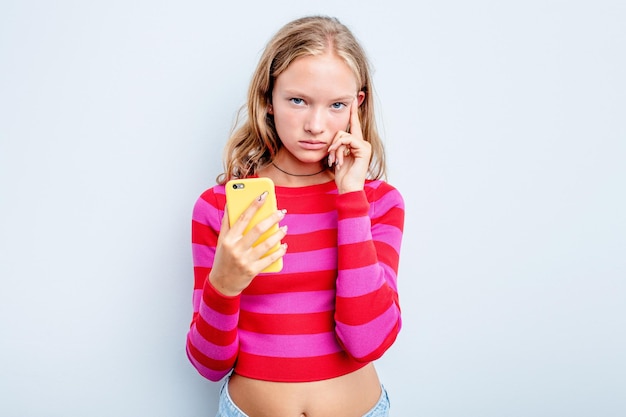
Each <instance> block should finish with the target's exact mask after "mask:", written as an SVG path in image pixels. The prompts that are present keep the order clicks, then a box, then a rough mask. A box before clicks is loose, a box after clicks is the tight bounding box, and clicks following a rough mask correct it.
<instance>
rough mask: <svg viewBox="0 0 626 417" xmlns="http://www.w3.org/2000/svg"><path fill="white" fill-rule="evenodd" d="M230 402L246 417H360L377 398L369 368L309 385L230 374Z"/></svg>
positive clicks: (375, 382) (377, 385) (373, 372)
mask: <svg viewBox="0 0 626 417" xmlns="http://www.w3.org/2000/svg"><path fill="white" fill-rule="evenodd" d="M228 391H229V393H230V396H231V398H232V400H233V402H234V403H235V404H236V405H237V407H239V408H240V409H241V410H242V411H243V412H244V413H246V414H247V415H248V416H250V417H277V416H280V417H361V416H363V415H364V414H366V413H367V412H368V411H369V410H370V409H371V408H372V407H374V405H376V403H377V402H378V399H379V398H380V393H381V387H380V381H379V380H378V375H377V374H376V370H375V369H374V365H373V364H371V363H370V364H368V365H366V366H365V367H363V368H361V369H359V370H357V371H354V372H352V373H350V374H347V375H343V376H340V377H337V378H332V379H326V380H323V381H313V382H271V381H261V380H258V379H250V378H247V377H244V376H241V375H237V374H233V375H232V376H231V378H230V381H229V384H228Z"/></svg>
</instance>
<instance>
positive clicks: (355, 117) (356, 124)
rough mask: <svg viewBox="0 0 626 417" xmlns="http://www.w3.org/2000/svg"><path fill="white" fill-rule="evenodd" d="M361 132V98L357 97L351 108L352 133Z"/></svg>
mask: <svg viewBox="0 0 626 417" xmlns="http://www.w3.org/2000/svg"><path fill="white" fill-rule="evenodd" d="M355 130H361V120H360V119H359V97H358V96H357V97H355V98H354V101H353V102H352V104H351V106H350V131H351V132H353V131H355Z"/></svg>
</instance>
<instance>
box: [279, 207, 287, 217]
mask: <svg viewBox="0 0 626 417" xmlns="http://www.w3.org/2000/svg"><path fill="white" fill-rule="evenodd" d="M285 214H287V210H285V209H282V210H278V215H279V216H280V218H281V219H282V218H283V217H285Z"/></svg>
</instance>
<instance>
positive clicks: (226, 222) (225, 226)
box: [220, 204, 230, 236]
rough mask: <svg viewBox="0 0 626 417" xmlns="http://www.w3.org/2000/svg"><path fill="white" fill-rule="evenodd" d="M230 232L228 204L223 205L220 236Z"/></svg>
mask: <svg viewBox="0 0 626 417" xmlns="http://www.w3.org/2000/svg"><path fill="white" fill-rule="evenodd" d="M229 230H230V220H229V215H228V204H225V205H224V215H223V216H222V225H221V226H220V236H222V234H224V233H226V232H228V231H229Z"/></svg>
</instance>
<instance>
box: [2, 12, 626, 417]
mask: <svg viewBox="0 0 626 417" xmlns="http://www.w3.org/2000/svg"><path fill="white" fill-rule="evenodd" d="M310 13H323V14H331V15H336V16H338V17H339V18H341V19H342V20H343V21H344V22H345V23H346V24H347V25H349V26H350V27H351V28H352V29H353V30H354V32H355V33H356V35H357V36H358V37H359V38H360V39H361V40H362V42H363V44H364V45H365V47H366V49H367V51H368V52H369V54H370V56H371V59H372V62H373V65H374V68H375V83H376V86H377V94H378V100H379V104H380V105H381V107H380V110H381V111H380V115H381V117H382V121H383V122H382V124H381V126H382V127H383V133H384V136H385V138H386V145H387V148H388V152H389V165H390V182H391V183H393V184H394V185H396V186H397V187H398V188H399V189H400V190H401V191H402V193H403V194H404V196H405V199H406V204H407V221H406V234H405V240H404V247H403V257H402V261H401V274H400V290H401V301H402V306H403V316H404V328H403V331H402V333H401V336H400V337H399V339H398V341H397V343H396V344H395V345H394V346H393V347H392V349H391V350H390V351H389V352H388V353H387V355H386V356H385V357H384V358H383V359H382V360H380V361H379V363H378V364H377V366H378V369H379V371H380V374H381V376H382V378H383V381H384V383H385V385H386V386H387V388H388V390H389V392H390V394H391V396H392V416H394V417H412V416H429V417H452V416H454V417H457V416H458V417H467V416H477V417H490V416H494V417H495V416H533V417H539V416H546V417H548V416H550V417H553V416H569V417H572V416H594V417H595V416H603V417H610V416H624V415H626V396H624V392H625V389H624V388H625V387H626V358H625V353H624V352H626V336H625V332H624V329H625V328H626V306H625V301H626V283H625V277H626V256H625V254H626V214H625V213H626V192H625V189H626V168H625V167H626V163H625V162H626V127H625V118H626V81H625V79H626V77H625V76H624V74H626V58H625V51H626V29H625V28H626V25H625V24H624V22H626V6H625V3H624V2H622V1H556V0H546V1H524V2H522V1H517V2H512V1H508V2H507V1H471V2H468V1H459V0H457V1H436V2H435V1H417V2H409V1H404V0H403V1H399V0H398V1H370V2H363V1H342V2H340V1H317V2H294V1H263V2H258V1H254V2H253V1H249V2H241V1H233V2H220V3H216V2H208V1H197V0H188V1H172V0H164V1H147V0H146V1H119V0H117V1H116V0H114V1H111V0H108V1H103V0H95V1H69V0H62V1H34V0H31V1H29V0H22V1H16V0H2V2H1V3H0V250H1V251H0V257H1V258H0V279H1V287H0V393H1V394H0V396H1V398H2V399H1V400H0V415H2V416H7V417H14V416H45V417H53V416H62V417H78V416H90V417H96V416H155V417H156V416H176V417H177V416H189V417H191V416H198V417H200V416H212V415H213V413H214V409H215V401H216V398H217V390H218V388H219V384H214V383H210V382H208V381H205V380H203V379H202V378H201V377H200V376H198V375H197V374H196V372H195V370H194V369H193V368H192V367H191V365H189V364H188V362H187V359H186V356H185V351H184V346H185V334H186V330H187V328H188V324H189V321H190V318H191V288H192V270H191V255H190V244H189V233H190V215H191V207H192V205H193V202H194V201H195V199H196V197H197V196H198V195H199V194H200V193H201V192H202V191H203V190H204V189H205V188H208V187H210V186H211V185H212V184H213V180H214V178H215V177H216V176H217V174H219V172H220V169H221V165H220V160H221V159H220V157H221V150H222V147H223V145H224V142H225V140H226V137H227V135H228V132H229V130H230V128H231V126H232V123H233V121H234V117H235V112H236V110H237V109H238V107H239V106H240V105H241V104H243V102H244V100H245V94H246V89H247V85H248V81H249V79H250V76H251V73H252V70H253V67H254V65H255V63H256V61H257V59H258V57H259V55H260V52H261V50H262V48H263V47H264V45H265V42H266V41H267V40H268V38H269V37H270V36H271V34H273V33H274V32H275V31H276V30H277V29H278V28H279V27H280V26H281V25H282V24H284V23H285V22H287V21H288V20H290V19H292V18H295V17H299V16H301V15H304V14H310Z"/></svg>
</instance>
